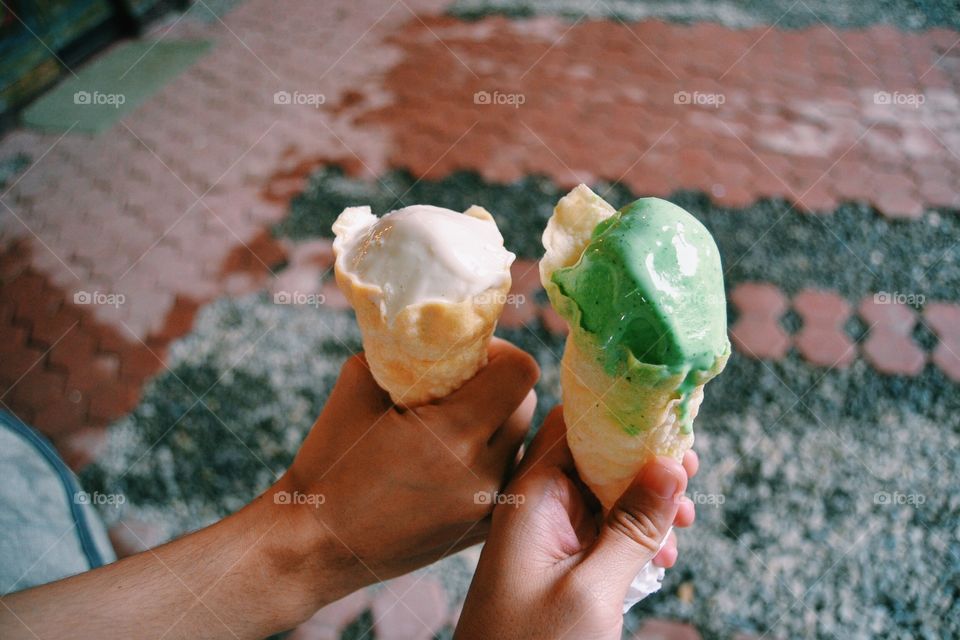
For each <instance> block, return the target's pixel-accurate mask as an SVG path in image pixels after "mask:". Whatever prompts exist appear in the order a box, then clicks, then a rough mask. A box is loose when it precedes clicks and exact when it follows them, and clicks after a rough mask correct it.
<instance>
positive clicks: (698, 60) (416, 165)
mask: <svg viewBox="0 0 960 640" xmlns="http://www.w3.org/2000/svg"><path fill="white" fill-rule="evenodd" d="M956 37H957V34H956V33H953V32H951V31H947V30H934V31H930V32H927V33H901V32H899V31H897V30H895V29H892V28H890V27H886V26H877V27H872V28H870V29H866V30H861V31H852V32H840V33H837V32H835V31H833V30H831V29H829V28H827V27H825V26H818V27H814V28H808V29H804V30H800V31H779V30H776V29H773V30H768V29H767V28H766V27H758V28H755V29H746V30H730V29H727V28H724V27H722V26H718V25H715V24H706V23H700V24H694V25H691V26H684V25H675V24H665V23H661V22H657V21H647V22H642V23H638V24H631V25H626V24H623V23H619V22H616V21H585V22H581V23H577V24H575V25H573V26H570V24H568V23H565V22H563V21H560V20H558V19H553V18H538V19H535V20H527V21H510V20H507V19H505V18H502V17H495V18H488V19H485V20H481V21H479V22H475V23H470V24H464V23H461V22H458V21H456V20H454V19H452V18H426V19H424V21H423V22H419V21H417V22H410V23H408V24H407V26H406V27H405V28H403V29H402V30H400V31H399V32H398V33H397V34H396V35H395V36H394V37H393V38H392V41H393V42H394V43H395V44H396V45H397V46H399V47H401V48H403V50H404V52H405V57H404V59H403V60H402V61H401V62H400V63H399V64H398V65H396V66H394V67H393V68H392V69H391V70H390V72H389V74H388V75H387V79H386V86H387V88H388V89H389V91H390V92H391V93H392V94H393V96H394V100H393V101H392V102H391V103H390V104H388V105H386V106H384V107H382V108H379V109H375V110H373V111H371V112H370V113H368V114H366V115H363V116H361V117H360V120H359V122H360V123H363V124H366V123H370V124H380V125H385V126H387V127H389V128H390V130H391V132H392V136H393V141H394V142H393V145H392V151H391V152H390V155H389V160H390V163H391V164H392V165H394V166H401V167H407V168H409V169H410V170H411V171H412V172H413V173H414V174H415V175H418V176H427V177H440V176H443V175H446V174H448V173H450V172H451V171H454V170H456V169H477V170H479V171H480V172H481V173H482V174H483V175H484V176H485V177H486V178H488V179H490V180H496V181H507V180H513V179H516V178H519V177H520V176H522V175H524V174H529V173H544V174H546V175H548V176H550V177H552V178H554V179H555V180H557V181H559V182H560V183H562V184H564V185H573V184H575V183H576V182H579V181H589V180H591V179H595V178H601V179H607V180H622V181H623V182H625V183H626V184H627V185H629V186H630V187H631V188H632V189H633V190H634V191H635V192H637V193H642V194H651V195H668V194H670V193H671V192H673V191H674V190H676V189H699V190H702V191H704V192H706V193H708V194H711V195H712V196H713V197H714V199H715V200H716V201H717V202H718V203H720V204H724V205H730V206H744V205H748V204H751V203H752V202H753V201H755V200H756V199H757V198H759V197H764V196H779V197H783V198H786V199H787V200H789V201H792V202H795V203H796V204H797V205H798V207H799V208H801V209H804V210H812V211H817V212H828V211H831V210H832V209H834V208H835V207H836V206H837V204H838V202H839V201H841V200H863V201H867V202H870V203H871V204H872V205H873V206H875V207H876V208H878V209H879V210H880V211H881V212H882V213H884V214H885V215H889V216H895V217H908V218H909V217H916V216H918V215H919V214H920V213H922V206H923V205H937V206H956V205H957V203H958V194H957V190H956V188H955V185H956V184H957V183H958V182H960V156H958V154H960V102H958V98H957V74H955V73H954V74H952V77H951V74H950V73H948V68H949V64H955V63H954V62H953V60H955V59H956V57H957V54H956V53H955V51H951V52H949V53H946V52H947V51H948V49H949V48H950V47H951V46H952V45H953V44H954V43H955V41H956ZM921 101H922V103H920V102H921ZM888 103H889V104H888Z"/></svg>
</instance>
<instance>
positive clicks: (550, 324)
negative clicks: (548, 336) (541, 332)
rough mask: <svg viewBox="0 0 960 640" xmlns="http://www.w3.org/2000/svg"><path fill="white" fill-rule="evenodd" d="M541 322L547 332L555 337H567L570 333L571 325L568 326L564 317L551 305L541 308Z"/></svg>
mask: <svg viewBox="0 0 960 640" xmlns="http://www.w3.org/2000/svg"><path fill="white" fill-rule="evenodd" d="M540 321H541V322H542V323H543V326H544V327H545V328H546V330H547V331H549V332H550V333H552V334H553V335H556V336H565V335H567V334H568V333H570V325H568V324H567V321H566V320H564V319H563V316H561V315H560V314H559V313H557V312H556V310H554V308H553V307H552V306H551V305H549V304H545V305H543V306H541V307H540Z"/></svg>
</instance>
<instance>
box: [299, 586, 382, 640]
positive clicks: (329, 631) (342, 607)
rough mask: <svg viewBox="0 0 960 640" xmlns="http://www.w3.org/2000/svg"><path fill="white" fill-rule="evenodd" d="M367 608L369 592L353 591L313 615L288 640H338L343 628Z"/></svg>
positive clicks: (364, 590) (363, 590)
mask: <svg viewBox="0 0 960 640" xmlns="http://www.w3.org/2000/svg"><path fill="white" fill-rule="evenodd" d="M369 606H370V593H369V591H368V590H367V589H361V590H359V591H355V592H353V593H352V594H350V595H349V596H347V597H345V598H341V599H340V600H337V601H336V602H334V603H332V604H328V605H327V606H325V607H323V608H322V609H320V610H319V611H317V612H316V613H315V614H313V616H312V617H311V618H310V619H309V620H307V621H306V622H304V623H303V624H301V625H300V626H299V627H297V628H296V629H295V630H294V631H293V632H292V633H291V634H290V640H340V637H341V632H342V631H343V630H344V628H346V626H347V625H348V624H350V623H351V622H353V621H354V620H356V619H357V617H358V616H359V615H360V614H361V613H363V612H364V611H365V610H366V609H367V608H368V607H369Z"/></svg>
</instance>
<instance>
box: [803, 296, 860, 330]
mask: <svg viewBox="0 0 960 640" xmlns="http://www.w3.org/2000/svg"><path fill="white" fill-rule="evenodd" d="M793 308H794V309H796V311H797V314H799V315H800V317H801V318H803V320H804V322H806V323H811V324H812V323H817V324H822V323H827V324H837V323H840V322H842V321H843V320H845V319H846V318H847V317H848V316H849V315H850V304H849V303H848V302H847V301H846V300H844V299H843V298H841V297H840V296H839V295H837V294H835V293H833V292H830V291H819V290H816V289H804V290H803V291H801V292H800V293H798V294H797V295H796V296H794V298H793Z"/></svg>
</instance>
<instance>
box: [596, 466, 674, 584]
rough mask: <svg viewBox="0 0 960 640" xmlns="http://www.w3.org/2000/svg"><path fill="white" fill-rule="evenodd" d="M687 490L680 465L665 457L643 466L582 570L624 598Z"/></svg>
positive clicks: (613, 511) (653, 550)
mask: <svg viewBox="0 0 960 640" xmlns="http://www.w3.org/2000/svg"><path fill="white" fill-rule="evenodd" d="M686 488H687V474H686V472H684V470H683V467H682V466H681V465H680V463H679V462H677V461H675V460H673V459H672V458H666V457H659V458H655V459H653V460H651V461H650V462H648V463H647V464H646V465H645V466H644V467H643V469H641V470H640V473H639V474H638V475H637V477H636V479H635V480H634V481H633V484H632V485H631V486H630V488H629V489H627V490H626V492H624V494H623V495H622V496H621V497H620V499H619V500H618V501H617V504H616V505H614V507H613V509H611V510H610V513H608V514H607V517H606V519H605V521H604V524H603V528H602V529H601V531H600V535H599V536H598V538H597V542H596V543H595V544H594V546H593V548H592V549H591V550H590V551H589V553H588V554H587V557H586V558H585V560H584V563H583V567H584V570H585V571H587V572H588V573H590V574H591V576H592V577H594V578H595V579H597V581H598V583H608V584H611V585H613V586H615V587H616V588H618V589H619V588H621V587H622V588H623V590H624V592H626V589H627V587H628V586H629V584H630V583H631V582H632V581H633V579H634V578H635V577H636V575H637V574H638V573H639V572H640V569H642V568H643V566H644V565H645V564H647V563H648V562H650V561H651V560H653V557H654V556H655V555H657V552H658V551H659V550H660V545H661V543H662V542H663V539H664V538H665V537H666V535H667V533H668V532H669V531H670V526H671V525H672V524H673V520H674V517H676V515H677V508H678V507H679V506H680V497H681V496H682V495H683V492H684V491H685V490H686Z"/></svg>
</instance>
